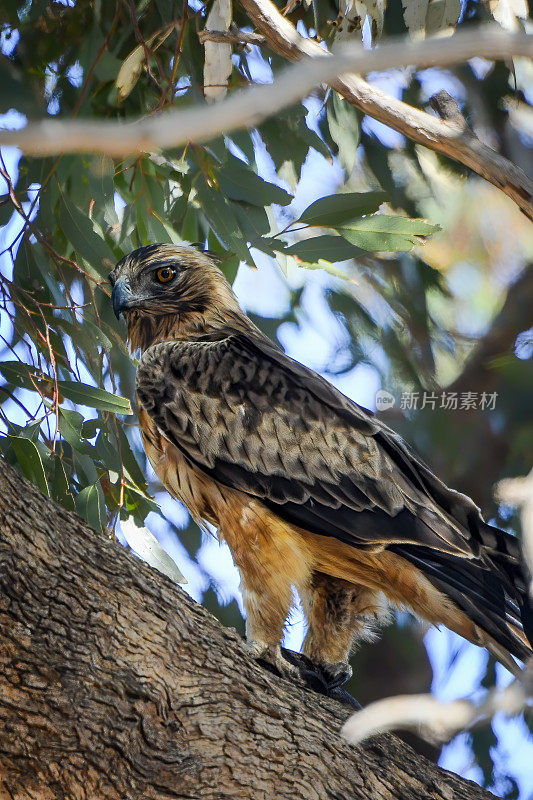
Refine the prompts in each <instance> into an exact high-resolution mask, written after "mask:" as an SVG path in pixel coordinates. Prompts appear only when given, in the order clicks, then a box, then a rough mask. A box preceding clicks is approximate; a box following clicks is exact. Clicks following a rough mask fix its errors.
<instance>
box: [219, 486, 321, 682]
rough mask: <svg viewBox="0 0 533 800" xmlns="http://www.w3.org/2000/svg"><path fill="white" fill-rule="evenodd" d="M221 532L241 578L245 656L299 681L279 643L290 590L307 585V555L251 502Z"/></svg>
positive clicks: (288, 532)
mask: <svg viewBox="0 0 533 800" xmlns="http://www.w3.org/2000/svg"><path fill="white" fill-rule="evenodd" d="M224 523H225V521H224ZM230 523H231V524H230ZM221 529H222V531H221V532H222V535H223V538H224V539H225V540H226V542H227V543H228V545H229V548H230V550H231V552H232V555H233V558H234V561H235V564H236V566H237V568H238V570H239V572H240V575H241V589H242V594H243V600H244V605H245V608H246V638H247V640H248V641H247V645H246V646H247V649H248V651H249V652H250V654H251V655H253V657H254V658H257V659H262V660H265V661H268V662H269V663H271V664H272V665H273V666H274V667H275V668H276V670H277V671H278V672H279V673H280V674H281V675H285V676H287V677H295V676H298V675H299V670H298V669H297V667H295V666H294V665H293V664H291V663H290V662H288V661H287V660H286V659H285V658H283V656H282V654H281V650H280V641H281V638H282V636H283V629H284V627H285V622H286V620H287V617H288V615H289V610H290V607H291V605H292V602H293V593H292V587H293V586H294V585H295V586H297V587H300V586H304V585H306V584H307V582H308V580H309V575H310V568H309V566H308V562H309V556H308V553H307V551H306V549H305V545H304V543H303V541H302V539H301V537H300V536H299V535H298V534H296V533H294V531H292V530H291V529H290V528H289V527H288V526H286V525H284V523H282V522H281V521H280V520H278V519H277V518H276V517H274V516H273V515H272V516H270V515H269V514H268V512H266V510H265V509H264V508H262V507H260V506H259V505H258V504H254V502H253V501H252V502H250V503H249V504H248V505H247V506H246V507H245V508H244V509H243V510H242V512H241V513H240V514H239V515H238V516H237V515H235V516H233V518H231V519H228V522H227V524H224V525H223V526H221ZM219 531H220V529H219Z"/></svg>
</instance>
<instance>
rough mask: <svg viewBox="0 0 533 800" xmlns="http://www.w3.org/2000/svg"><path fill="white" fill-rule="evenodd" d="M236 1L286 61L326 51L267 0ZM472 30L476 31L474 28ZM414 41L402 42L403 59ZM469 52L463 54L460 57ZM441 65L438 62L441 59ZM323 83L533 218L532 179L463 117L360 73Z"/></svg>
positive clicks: (450, 43) (449, 41)
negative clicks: (425, 107) (409, 98)
mask: <svg viewBox="0 0 533 800" xmlns="http://www.w3.org/2000/svg"><path fill="white" fill-rule="evenodd" d="M240 3H241V5H242V7H243V8H244V10H245V11H246V12H247V14H248V16H249V18H250V21H251V22H252V24H253V25H254V26H255V27H256V28H258V30H259V31H260V32H261V33H262V34H263V35H264V36H265V38H266V40H267V42H268V46H269V47H270V48H271V49H272V50H274V51H275V52H276V53H279V54H280V55H283V56H285V57H286V58H289V59H290V60H291V61H294V60H298V59H300V58H302V57H303V56H321V55H322V56H323V55H326V53H325V51H324V50H323V49H322V47H321V46H320V45H319V44H318V43H317V42H315V41H313V40H311V39H306V38H304V37H303V36H300V34H299V33H298V32H297V30H296V28H295V27H294V25H293V24H292V23H291V22H290V21H289V20H288V19H286V18H285V17H284V16H283V15H282V14H281V13H280V12H279V11H278V9H277V8H276V6H275V5H274V4H273V3H272V2H271V0H240ZM461 33H463V32H458V33H456V34H455V35H454V36H452V37H451V38H445V39H436V40H435V39H432V40H427V41H428V43H429V44H430V45H431V46H433V47H436V48H437V47H438V48H439V50H440V46H444V48H451V49H453V48H454V42H456V41H457V38H458V37H459V36H460V35H461ZM477 35H478V36H479V33H478V34H477ZM417 44H418V43H414V42H406V41H404V43H403V46H404V48H405V55H406V56H407V60H409V54H410V53H411V52H412V50H414V49H415V48H416V46H417ZM480 44H481V42H480ZM384 47H387V45H385V46H384ZM383 49H384V48H383ZM526 49H527V50H528V52H527V53H526V55H528V56H529V57H531V56H532V50H531V48H530V47H529V46H527V47H526ZM381 50H382V48H381V47H380V48H379V50H377V51H373V52H371V53H368V62H367V65H366V66H365V67H363V68H362V69H361V68H357V69H356V68H352V69H353V71H354V72H364V73H368V72H370V71H371V70H374V69H375V67H374V66H372V56H373V55H374V53H376V52H378V53H379V52H381ZM468 57H469V56H466V57H465V59H464V60H466V58H468ZM404 63H405V60H402V64H404ZM413 63H419V62H413ZM447 63H448V64H450V63H452V62H451V61H448V62H447ZM397 66H400V64H399V63H398V65H397ZM440 66H443V62H442V61H440ZM328 82H329V84H330V86H331V87H332V88H333V89H335V90H336V91H337V92H339V94H341V95H342V96H343V97H344V98H345V99H346V100H347V101H348V102H349V103H351V104H352V105H354V106H356V107H357V108H360V109H361V111H364V112H365V114H368V115H369V116H370V117H373V118H374V119H377V120H379V121H380V122H383V123H384V124H385V125H388V126H389V127H391V128H394V130H397V131H399V132H400V133H403V134H404V135H405V136H407V137H408V138H409V139H412V140H413V141H415V142H418V143H419V144H423V145H424V146H425V147H428V148H429V149H430V150H435V151H437V152H439V153H443V154H444V155H446V156H449V157H450V158H453V159H454V160H455V161H459V162H460V163H461V164H464V165H465V166H467V167H469V168H470V169H472V170H474V172H477V173H478V175H481V177H482V178H485V179H486V180H487V181H489V182H490V183H492V184H494V186H497V187H498V189H501V190H502V192H504V193H505V194H506V195H508V196H509V197H510V198H511V199H512V200H514V202H515V203H516V204H517V205H518V207H519V208H520V209H521V210H522V211H523V212H524V214H525V215H526V216H527V217H529V219H531V220H533V181H532V180H531V179H530V178H529V177H528V176H527V175H526V173H525V172H524V171H523V170H521V169H520V168H519V167H517V166H516V165H515V164H513V163H512V162H511V161H508V160H507V159H506V158H504V157H503V156H501V155H499V153H496V152H495V151H494V150H492V148H490V147H488V146H487V145H485V144H483V142H481V141H480V140H479V139H478V138H477V137H476V136H475V134H474V133H473V131H471V130H470V129H468V128H465V125H464V121H457V120H446V119H445V120H439V119H437V118H436V117H433V116H431V115H430V114H427V113H426V112H424V111H421V110H419V109H417V108H413V107H412V106H410V105H408V104H407V103H403V102H402V101H401V100H396V99H395V98H394V97H390V95H387V94H386V93H385V92H382V91H381V90H380V89H378V88H376V87H375V86H371V85H370V84H369V83H367V82H366V81H365V80H364V79H363V78H361V77H360V76H359V75H353V74H350V75H343V76H342V77H341V78H337V79H336V80H333V81H328Z"/></svg>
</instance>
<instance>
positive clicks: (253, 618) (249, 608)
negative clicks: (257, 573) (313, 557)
mask: <svg viewBox="0 0 533 800" xmlns="http://www.w3.org/2000/svg"><path fill="white" fill-rule="evenodd" d="M241 590H242V594H243V599H244V606H245V608H246V645H245V646H246V650H247V651H248V653H249V654H250V655H251V656H252V657H253V658H255V659H258V660H261V661H267V662H268V663H269V664H271V665H272V666H274V667H275V668H276V670H277V671H278V672H279V674H280V675H282V676H284V677H287V678H294V677H297V676H298V675H299V670H298V669H297V667H295V666H293V664H291V663H290V662H289V661H287V660H286V659H285V658H284V657H283V655H282V654H281V648H280V641H281V637H282V635H283V628H284V626H285V621H286V619H287V617H288V615H289V610H290V606H291V603H292V588H291V584H290V583H287V584H286V585H285V586H284V587H282V586H280V582H279V581H278V582H277V591H276V592H275V593H274V592H271V591H269V590H268V584H267V583H265V584H264V585H263V587H262V590H261V593H260V594H259V593H257V592H256V591H254V590H253V589H251V588H249V581H247V579H246V576H245V575H244V574H243V579H242V581H241Z"/></svg>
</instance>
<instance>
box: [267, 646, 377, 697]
mask: <svg viewBox="0 0 533 800" xmlns="http://www.w3.org/2000/svg"><path fill="white" fill-rule="evenodd" d="M281 650H282V653H283V655H284V656H285V658H286V659H287V660H288V661H290V662H291V664H294V666H296V667H298V671H299V673H300V680H303V681H304V682H305V685H306V686H307V687H308V688H309V689H312V690H313V691H315V692H318V693H319V694H324V695H326V697H331V698H332V699H334V700H337V701H338V702H339V703H342V704H343V705H346V706H349V707H350V708H356V709H357V708H361V705H360V704H359V703H358V702H357V700H356V699H355V698H354V697H352V695H351V694H349V693H348V692H347V691H345V690H344V689H342V688H341V687H342V685H343V684H344V683H346V681H348V680H349V679H350V678H351V676H352V668H351V667H350V665H349V664H348V662H347V661H339V662H338V663H337V664H317V663H315V662H314V661H311V659H310V658H308V657H307V656H305V655H304V654H303V653H295V652H294V651H292V650H286V649H285V648H284V647H282V649H281Z"/></svg>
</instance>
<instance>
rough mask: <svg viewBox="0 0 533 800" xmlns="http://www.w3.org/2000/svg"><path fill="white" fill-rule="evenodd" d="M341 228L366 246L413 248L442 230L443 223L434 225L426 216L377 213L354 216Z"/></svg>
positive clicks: (380, 248) (354, 242) (346, 235)
mask: <svg viewBox="0 0 533 800" xmlns="http://www.w3.org/2000/svg"><path fill="white" fill-rule="evenodd" d="M337 230H338V231H339V233H341V234H342V235H343V236H344V237H345V238H346V239H348V241H349V242H351V243H352V244H354V245H357V246H358V247H362V248H363V249H364V250H372V251H386V250H389V251H405V250H411V249H412V248H413V246H414V245H415V244H419V243H420V241H421V240H422V239H423V238H424V237H426V236H429V235H430V234H432V233H434V232H435V231H438V230H439V226H438V225H431V224H430V223H429V222H426V221H425V220H423V219H410V218H409V217H390V216H386V215H384V214H376V215H374V216H372V217H366V218H365V219H359V220H354V221H353V222H350V224H349V225H345V226H342V227H338V228H337Z"/></svg>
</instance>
